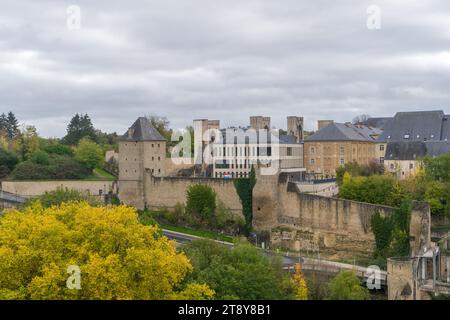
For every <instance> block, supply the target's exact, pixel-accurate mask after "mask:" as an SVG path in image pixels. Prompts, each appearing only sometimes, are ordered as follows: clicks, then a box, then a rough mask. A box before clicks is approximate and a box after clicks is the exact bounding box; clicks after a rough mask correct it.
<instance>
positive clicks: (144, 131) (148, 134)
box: [119, 117, 166, 141]
mask: <svg viewBox="0 0 450 320" xmlns="http://www.w3.org/2000/svg"><path fill="white" fill-rule="evenodd" d="M119 140H120V141H166V139H165V138H164V137H163V136H162V135H161V134H160V133H159V132H158V130H156V129H155V127H153V126H152V124H151V123H150V121H149V120H148V119H147V118H145V117H139V118H138V119H137V120H136V121H135V122H134V123H133V125H132V126H131V127H130V128H129V129H128V130H127V132H125V134H124V135H123V136H121V137H120V139H119Z"/></svg>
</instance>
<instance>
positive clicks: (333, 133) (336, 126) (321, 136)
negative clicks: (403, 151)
mask: <svg viewBox="0 0 450 320" xmlns="http://www.w3.org/2000/svg"><path fill="white" fill-rule="evenodd" d="M381 132H382V131H381V129H378V128H372V127H368V126H365V125H353V124H350V123H337V122H333V123H330V124H329V125H328V126H326V127H324V128H322V129H320V130H319V131H317V132H316V133H314V134H313V135H312V136H310V137H309V138H307V139H306V140H307V141H375V140H376V137H377V136H378V135H380V134H381Z"/></svg>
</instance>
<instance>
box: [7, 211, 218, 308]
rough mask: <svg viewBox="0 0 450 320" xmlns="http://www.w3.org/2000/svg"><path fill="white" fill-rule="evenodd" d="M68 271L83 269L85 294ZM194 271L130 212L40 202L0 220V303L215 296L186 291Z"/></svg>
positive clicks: (199, 289) (197, 288)
mask: <svg viewBox="0 0 450 320" xmlns="http://www.w3.org/2000/svg"><path fill="white" fill-rule="evenodd" d="M18 243H20V245H18ZM69 266H77V267H78V268H79V270H80V278H79V280H80V285H81V288H80V289H79V290H71V289H69V288H68V287H67V286H66V282H67V280H70V279H68V277H69V275H68V273H67V272H68V267H69ZM190 271H192V266H191V264H190V262H189V260H188V259H187V257H186V255H185V254H183V253H177V250H176V247H175V243H174V242H173V241H170V240H168V239H167V238H166V237H164V236H161V234H160V232H159V229H158V227H156V226H144V225H142V224H140V223H139V221H138V218H137V212H136V210H135V209H133V208H131V207H126V206H108V207H92V206H90V205H88V204H87V203H67V204H62V205H60V206H54V207H50V208H46V209H44V208H43V207H42V206H40V205H39V204H38V203H36V204H35V205H33V206H31V207H27V208H25V209H23V211H16V210H12V211H9V212H7V213H5V214H4V215H2V216H1V217H0V272H1V274H2V277H1V278H0V299H45V300H49V299H107V300H113V299H114V300H116V299H145V300H155V299H177V298H179V297H181V298H189V299H197V298H200V299H201V298H211V297H212V294H213V292H212V290H210V288H208V287H207V286H202V285H201V284H196V283H195V282H191V285H190V286H186V287H185V288H184V290H182V287H181V284H182V281H183V279H184V278H185V276H186V275H187V274H188V273H189V272H190Z"/></svg>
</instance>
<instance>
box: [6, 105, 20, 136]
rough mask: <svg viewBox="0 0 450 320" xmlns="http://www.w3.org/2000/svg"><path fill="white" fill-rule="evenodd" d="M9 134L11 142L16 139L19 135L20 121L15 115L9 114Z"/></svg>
mask: <svg viewBox="0 0 450 320" xmlns="http://www.w3.org/2000/svg"><path fill="white" fill-rule="evenodd" d="M7 132H8V138H9V139H10V140H12V139H15V138H16V137H17V136H18V135H19V133H20V132H19V121H18V120H17V118H16V116H15V115H14V113H12V112H11V111H10V112H8V116H7Z"/></svg>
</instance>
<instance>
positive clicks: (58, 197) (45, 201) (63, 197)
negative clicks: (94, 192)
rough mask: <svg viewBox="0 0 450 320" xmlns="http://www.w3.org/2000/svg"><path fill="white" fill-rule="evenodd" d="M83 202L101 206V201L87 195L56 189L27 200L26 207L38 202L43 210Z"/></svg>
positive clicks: (65, 189) (66, 189)
mask: <svg viewBox="0 0 450 320" xmlns="http://www.w3.org/2000/svg"><path fill="white" fill-rule="evenodd" d="M80 201H85V202H87V203H89V204H90V205H92V206H98V205H100V204H101V201H100V200H98V199H96V198H95V197H92V196H90V195H87V194H85V193H83V192H81V191H78V190H74V189H68V188H57V189H56V190H53V191H47V192H45V193H44V194H43V195H41V196H39V197H37V198H34V199H32V200H29V201H28V203H27V205H31V204H32V203H35V202H40V203H41V205H42V206H43V207H44V208H48V207H51V206H54V205H60V204H61V203H64V202H80Z"/></svg>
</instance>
